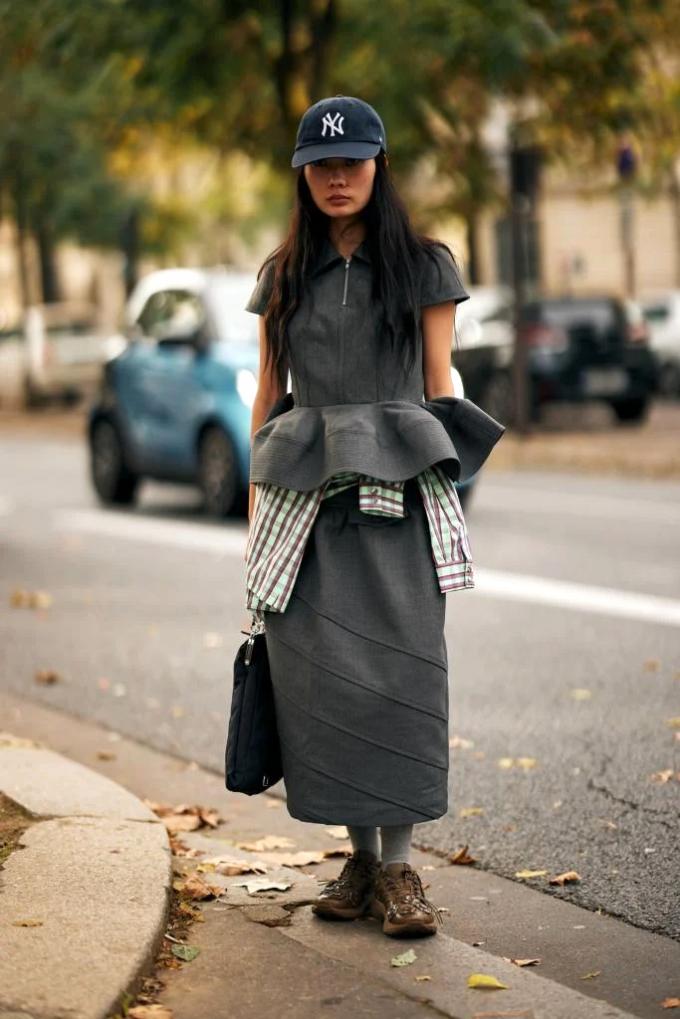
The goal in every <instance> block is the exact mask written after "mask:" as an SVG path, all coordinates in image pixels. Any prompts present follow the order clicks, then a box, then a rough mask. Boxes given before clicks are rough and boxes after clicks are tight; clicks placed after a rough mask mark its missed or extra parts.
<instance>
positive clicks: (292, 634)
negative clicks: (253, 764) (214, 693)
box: [265, 478, 449, 825]
mask: <svg viewBox="0 0 680 1019" xmlns="http://www.w3.org/2000/svg"><path fill="white" fill-rule="evenodd" d="M404 502H405V508H406V516H405V517H403V518H392V517H384V516H372V515H371V514H366V513H364V512H363V511H362V510H360V509H359V504H358V487H357V486H356V485H353V486H352V487H351V488H347V489H344V490H343V491H341V492H338V493H336V494H335V495H333V496H329V497H328V498H326V499H324V500H323V501H322V502H321V505H320V508H319V512H318V516H317V518H316V520H315V523H314V527H313V529H312V532H311V535H310V537H309V540H308V543H307V546H306V548H305V552H304V556H303V559H302V563H301V566H300V570H299V573H298V576H297V579H296V582H295V586H294V588H293V591H292V594H291V597H290V600H289V602H288V605H287V606H286V609H285V610H284V611H283V612H267V613H266V615H265V632H266V638H267V650H268V654H269V662H270V670H271V676H272V683H273V688H274V699H275V706H276V716H277V725H278V729H279V735H280V740H281V755H282V762H283V773H284V782H285V786H286V794H287V807H288V811H289V813H290V814H291V815H292V816H293V817H295V818H298V819H299V820H301V821H312V822H319V823H323V824H350V825H396V824H409V823H415V822H419V821H428V820H432V819H434V818H437V817H441V815H442V814H445V813H446V810H447V805H448V803H447V798H448V767H449V747H448V718H449V692H448V659H447V648H446V640H445V636H444V619H445V607H446V595H445V594H442V592H441V591H440V590H439V584H438V581H437V576H436V573H435V568H434V562H433V559H432V551H431V546H430V537H429V529H428V524H427V518H426V515H425V507H424V505H423V501H422V496H421V494H420V491H419V489H418V485H417V482H416V480H415V478H411V479H409V480H408V481H407V482H406V484H405V488H404Z"/></svg>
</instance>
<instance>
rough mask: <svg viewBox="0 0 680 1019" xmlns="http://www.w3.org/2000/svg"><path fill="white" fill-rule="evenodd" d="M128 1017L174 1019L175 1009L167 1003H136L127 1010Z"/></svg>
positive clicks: (132, 1018)
mask: <svg viewBox="0 0 680 1019" xmlns="http://www.w3.org/2000/svg"><path fill="white" fill-rule="evenodd" d="M126 1015H127V1016H128V1019H173V1015H174V1013H173V1011H172V1009H171V1008H166V1007H165V1005H157V1004H154V1005H135V1006H134V1008H129V1009H128V1010H127V1012H126Z"/></svg>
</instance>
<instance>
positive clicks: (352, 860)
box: [326, 856, 377, 891]
mask: <svg viewBox="0 0 680 1019" xmlns="http://www.w3.org/2000/svg"><path fill="white" fill-rule="evenodd" d="M376 871H377V864H375V863H373V862H372V861H371V860H366V859H362V858H361V857H358V856H350V857H349V858H348V859H347V860H345V864H344V866H343V868H342V870H341V871H340V873H339V874H338V876H337V877H336V878H333V879H332V880H331V881H329V883H328V884H327V885H326V888H327V889H328V890H331V891H336V890H337V891H344V890H345V888H347V887H349V886H351V885H352V883H353V881H354V880H355V875H356V876H358V877H366V878H369V877H373V876H374V874H375V872H376Z"/></svg>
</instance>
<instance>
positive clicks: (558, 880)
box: [548, 870, 581, 885]
mask: <svg viewBox="0 0 680 1019" xmlns="http://www.w3.org/2000/svg"><path fill="white" fill-rule="evenodd" d="M580 880H581V875H580V874H577V872H576V871H575V870H567V871H565V873H564V874H558V875H557V876H556V877H551V878H550V880H549V882H548V884H551V885H566V884H570V883H572V882H574V881H580Z"/></svg>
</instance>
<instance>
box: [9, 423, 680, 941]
mask: <svg viewBox="0 0 680 1019" xmlns="http://www.w3.org/2000/svg"><path fill="white" fill-rule="evenodd" d="M0 479H1V486H2V487H1V488H0V535H1V537H0V606H1V608H0V684H1V685H2V686H3V688H5V689H7V690H9V691H13V692H15V693H18V694H21V695H23V696H27V697H30V698H32V699H35V700H38V701H41V702H44V703H47V704H51V705H54V706H55V707H58V708H61V709H63V710H66V711H70V712H72V713H73V714H76V715H78V716H81V717H84V718H87V719H92V720H95V721H98V722H100V723H104V724H105V725H106V726H108V727H110V728H111V729H112V730H116V731H118V732H121V733H124V734H126V735H128V736H131V737H133V738H136V739H138V740H140V741H141V742H143V743H145V744H149V745H152V746H154V747H157V748H159V749H162V750H165V751H168V752H171V753H173V754H179V755H181V756H183V757H185V758H187V759H193V760H196V761H198V762H200V763H201V764H202V765H204V766H207V767H211V768H214V769H221V767H222V757H223V752H224V734H225V728H226V717H227V710H228V701H229V695H230V672H231V662H232V659H233V655H234V652H235V650H236V647H237V645H238V643H240V642H241V641H242V640H243V639H244V637H243V636H242V634H241V633H240V628H241V627H243V626H246V625H247V622H248V614H247V613H246V612H245V609H244V603H243V551H244V547H245V545H244V543H245V537H246V525H245V521H235V522H230V523H228V524H225V525H221V524H215V523H210V522H206V521H205V520H204V519H203V518H202V516H201V512H200V508H199V502H198V497H197V494H196V493H195V492H193V491H192V490H186V489H180V488H176V487H164V486H159V485H148V486H146V487H145V488H144V490H143V491H142V499H141V504H140V506H139V507H138V508H137V509H136V510H134V511H131V512H117V511H116V512H113V511H106V510H102V509H100V508H99V507H98V506H97V505H96V503H95V501H94V498H93V496H92V493H91V491H90V487H89V483H88V479H87V470H86V454H85V450H84V448H83V446H82V445H81V443H80V442H79V441H78V440H77V439H66V438H55V439H53V440H47V439H41V438H39V437H37V436H26V435H24V436H18V435H11V434H9V435H5V436H4V437H0ZM679 498H680V483H678V482H654V481H645V482H642V481H636V480H629V479H623V478H617V479H614V478H611V477H610V478H597V477H585V476H579V475H575V474H574V475H570V474H566V473H564V472H560V473H559V474H558V473H554V474H551V473H550V472H547V471H546V472H540V473H539V472H521V473H515V474H512V473H505V472H491V471H487V472H485V473H484V475H483V476H482V478H481V479H480V482H479V484H478V486H477V490H476V492H475V493H474V502H473V503H472V504H471V506H470V509H469V511H468V526H469V531H470V537H471V544H472V550H473V553H474V558H475V563H476V577H477V586H476V588H475V589H474V590H464V591H459V592H455V593H453V594H450V595H448V596H447V641H448V648H449V663H450V678H451V734H452V737H455V738H456V740H455V742H456V745H455V746H454V747H453V748H452V764H451V792H450V809H449V813H448V815H447V816H446V817H445V818H442V819H440V820H438V821H435V822H431V823H428V824H423V825H418V826H417V827H416V836H417V839H418V841H419V842H421V843H423V844H429V845H435V846H438V847H441V848H445V849H447V850H451V849H456V848H458V847H459V846H461V845H464V844H467V845H468V846H469V851H470V853H471V854H472V855H473V856H474V857H475V858H476V859H477V860H478V861H479V865H480V866H481V867H484V868H488V869H490V870H492V871H494V872H496V873H498V874H502V875H504V876H506V877H514V875H515V874H516V872H518V871H522V870H538V871H546V872H547V875H546V876H542V877H536V878H531V879H527V880H529V881H530V882H531V883H532V884H533V885H534V886H535V887H538V888H541V889H542V890H544V891H545V892H546V893H548V894H552V895H558V896H560V897H563V898H566V899H569V900H571V901H572V902H575V903H577V904H579V905H582V906H585V907H587V908H590V909H598V908H600V909H602V910H604V911H606V912H609V913H612V914H614V915H616V916H620V917H622V918H624V919H626V920H627V921H629V922H631V923H634V924H636V925H638V926H640V927H644V928H647V929H649V930H653V931H655V932H658V933H661V934H666V935H670V936H673V937H676V938H680V902H679V896H678V887H679V884H680V882H679V880H678V879H679V877H680V851H679V849H678V845H679V843H680V840H679V839H678V832H679V830H680V829H679V826H678V818H679V814H680V803H679V796H678V794H679V792H680V782H679V781H677V779H676V778H671V779H669V780H668V781H665V782H664V781H660V780H656V781H655V780H653V779H652V778H651V777H650V776H652V775H654V774H656V773H660V772H666V771H668V770H672V771H673V772H675V773H678V772H680V761H679V760H678V757H679V754H680V741H679V740H678V738H677V735H676V733H677V731H678V730H674V728H673V724H672V722H671V720H672V719H674V718H675V719H677V717H678V716H680V565H679V564H680V554H679V553H680V526H679V525H680V513H678V508H677V507H678V501H679ZM21 589H23V590H28V591H35V590H43V591H46V592H48V593H49V594H50V595H51V597H52V599H53V601H52V604H51V606H50V607H48V608H43V609H35V608H25V607H12V606H11V604H10V603H11V596H12V592H14V591H16V590H21ZM39 670H54V671H56V672H57V673H58V675H59V677H60V678H59V681H58V682H56V683H54V684H51V685H41V684H40V683H38V682H36V680H35V675H36V673H37V672H38V671H39ZM1 728H2V723H1V721H0V729H1ZM508 759H511V761H510V762H509V761H508ZM518 759H522V760H520V762H519V763H518ZM499 761H502V763H499ZM508 763H510V765H511V766H509V767H508V766H504V765H508ZM168 797H169V798H170V799H171V798H172V790H168ZM470 807H473V808H480V811H481V812H474V813H472V814H471V815H470V816H467V817H462V816H460V812H461V811H463V812H465V809H466V808H470ZM567 870H576V871H577V872H578V873H579V874H580V876H581V881H580V882H579V883H577V884H572V885H567V886H565V887H564V888H556V887H552V886H550V885H548V884H547V877H550V876H553V875H558V874H560V873H562V872H564V871H567Z"/></svg>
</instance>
